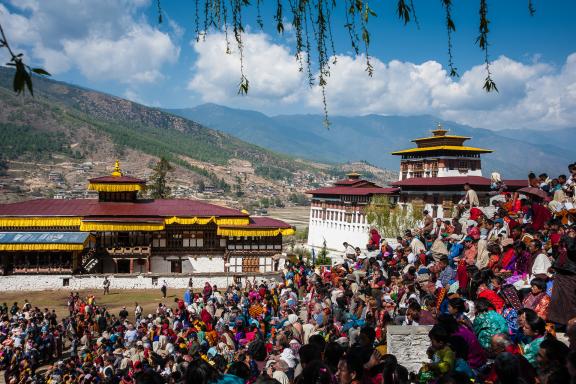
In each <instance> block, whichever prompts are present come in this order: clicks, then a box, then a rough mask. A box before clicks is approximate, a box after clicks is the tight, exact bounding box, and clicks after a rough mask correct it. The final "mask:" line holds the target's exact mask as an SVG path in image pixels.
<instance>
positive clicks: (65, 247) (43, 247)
mask: <svg viewBox="0 0 576 384" xmlns="http://www.w3.org/2000/svg"><path fill="white" fill-rule="evenodd" d="M84 248H85V246H84V245H83V244H0V251H82V250H83V249H84Z"/></svg>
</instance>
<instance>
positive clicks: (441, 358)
mask: <svg viewBox="0 0 576 384" xmlns="http://www.w3.org/2000/svg"><path fill="white" fill-rule="evenodd" d="M428 337H429V338H430V343H431V346H430V349H429V351H430V353H431V354H432V356H431V359H430V360H432V362H431V363H429V364H427V368H428V369H429V370H430V371H432V372H433V373H434V374H435V376H436V377H438V376H442V375H445V374H446V373H448V372H452V371H453V369H454V362H455V361H456V354H455V353H454V351H453V350H452V349H451V348H450V346H449V344H448V341H449V339H450V336H449V335H448V332H447V331H446V329H444V327H442V326H440V325H435V326H433V327H432V329H431V330H430V332H429V333H428Z"/></svg>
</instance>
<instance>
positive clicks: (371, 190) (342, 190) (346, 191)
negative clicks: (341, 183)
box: [306, 187, 398, 196]
mask: <svg viewBox="0 0 576 384" xmlns="http://www.w3.org/2000/svg"><path fill="white" fill-rule="evenodd" d="M397 191H398V188H382V187H367V188H355V187H326V188H318V189H313V190H311V191H306V193H308V194H310V195H356V196H366V195H378V194H381V195H386V194H392V193H395V192H397Z"/></svg>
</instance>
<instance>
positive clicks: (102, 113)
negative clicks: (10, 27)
mask: <svg viewBox="0 0 576 384" xmlns="http://www.w3.org/2000/svg"><path fill="white" fill-rule="evenodd" d="M13 74H14V72H13V70H11V69H8V68H2V67H0V201H9V200H15V199H22V198H29V197H46V196H53V195H59V196H64V197H74V196H78V195H79V194H81V193H83V191H85V190H86V180H87V179H88V178H90V177H95V176H102V175H104V174H108V173H109V172H110V170H111V167H112V165H113V163H114V160H115V159H119V160H120V162H121V165H122V167H123V169H124V171H125V172H127V173H129V174H132V175H134V176H137V177H142V178H145V179H148V178H149V176H150V174H151V173H152V167H153V166H154V165H155V163H156V162H157V161H158V159H159V158H160V157H165V158H167V159H168V160H169V161H170V162H171V163H172V164H173V165H174V166H175V168H176V169H175V171H174V175H173V177H172V181H171V182H172V186H173V189H174V190H175V189H176V188H178V190H179V191H181V194H180V195H179V197H196V191H198V190H199V189H202V190H204V189H205V187H206V186H211V187H213V188H210V191H217V192H216V193H217V196H216V197H218V198H220V197H221V198H226V199H231V200H233V202H232V204H236V205H238V206H240V207H246V206H247V205H246V204H247V203H248V202H254V201H256V202H257V201H258V200H259V199H260V198H262V197H264V196H266V197H274V198H275V199H276V198H278V199H281V200H283V201H287V199H288V197H289V196H290V195H291V194H293V193H301V192H303V191H304V190H306V189H309V188H312V187H315V186H317V185H318V184H319V183H326V182H328V181H329V180H331V179H332V178H333V177H336V176H341V174H342V173H343V172H344V169H343V168H340V169H338V168H337V167H335V166H334V165H332V164H320V163H317V162H311V161H308V160H306V161H304V160H301V159H298V158H295V157H292V156H287V155H283V154H279V153H275V152H273V151H271V150H269V149H265V148H262V147H259V146H257V145H254V144H251V143H248V142H245V141H243V140H241V139H238V138H236V137H234V136H231V135H229V134H227V133H223V132H221V131H217V130H214V129H210V128H207V127H205V126H203V125H202V124H200V123H197V122H194V121H191V120H189V119H186V118H182V117H180V116H176V115H174V114H171V113H167V112H165V111H162V110H160V109H158V108H151V107H147V106H144V105H141V104H138V103H134V102H132V101H128V100H124V99H121V98H118V97H115V96H111V95H108V94H104V93H101V92H97V91H94V90H90V89H85V88H81V87H78V86H75V85H71V84H67V83H63V82H58V81H53V80H51V79H47V78H40V77H34V82H33V84H34V97H31V96H30V95H29V94H25V95H17V94H16V93H14V91H13V90H12V79H13ZM375 172H379V171H378V170H375ZM375 172H373V174H374V175H375V174H376V173H375ZM384 177H388V178H390V177H391V176H390V175H388V176H386V175H384ZM392 177H393V176H392ZM200 186H202V187H200ZM200 197H202V196H200ZM239 199H244V200H246V201H244V202H243V201H238V200H239ZM275 201H277V200H275Z"/></svg>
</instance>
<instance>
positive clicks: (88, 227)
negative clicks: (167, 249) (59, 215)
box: [80, 222, 164, 232]
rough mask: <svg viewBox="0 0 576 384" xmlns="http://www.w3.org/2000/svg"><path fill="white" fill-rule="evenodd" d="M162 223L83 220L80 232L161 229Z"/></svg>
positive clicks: (162, 227)
mask: <svg viewBox="0 0 576 384" xmlns="http://www.w3.org/2000/svg"><path fill="white" fill-rule="evenodd" d="M163 229H164V223H157V224H156V223H133V222H127V223H121V222H83V223H82V224H81V225H80V231H81V232H115V231H162V230H163Z"/></svg>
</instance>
